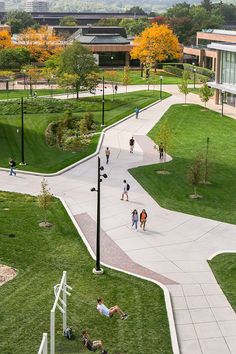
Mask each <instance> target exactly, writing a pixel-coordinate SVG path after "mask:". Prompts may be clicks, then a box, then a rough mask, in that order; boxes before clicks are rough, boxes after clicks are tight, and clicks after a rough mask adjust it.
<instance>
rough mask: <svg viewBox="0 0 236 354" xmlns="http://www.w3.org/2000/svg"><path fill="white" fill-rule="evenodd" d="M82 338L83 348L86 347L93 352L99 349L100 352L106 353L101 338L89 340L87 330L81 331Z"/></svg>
mask: <svg viewBox="0 0 236 354" xmlns="http://www.w3.org/2000/svg"><path fill="white" fill-rule="evenodd" d="M82 339H83V345H84V346H85V348H87V349H88V350H90V351H91V352H95V351H96V350H97V349H100V350H101V353H102V354H108V351H106V350H105V349H104V347H103V344H102V341H101V340H93V341H91V340H90V339H89V334H88V332H87V331H83V332H82Z"/></svg>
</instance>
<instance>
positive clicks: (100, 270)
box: [91, 156, 107, 275]
mask: <svg viewBox="0 0 236 354" xmlns="http://www.w3.org/2000/svg"><path fill="white" fill-rule="evenodd" d="M103 170H104V167H103V166H101V161H100V157H99V156H98V177H97V178H98V180H97V189H96V188H95V187H93V188H91V192H97V238H96V267H95V268H93V273H94V274H97V275H100V274H103V269H102V268H101V266H100V183H101V182H102V177H103V178H107V174H106V173H103V174H101V171H103Z"/></svg>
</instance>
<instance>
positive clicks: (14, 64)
mask: <svg viewBox="0 0 236 354" xmlns="http://www.w3.org/2000/svg"><path fill="white" fill-rule="evenodd" d="M29 63H30V53H29V51H28V49H27V48H20V47H18V48H6V49H2V50H1V51H0V68H1V69H21V67H22V66H23V65H26V64H29Z"/></svg>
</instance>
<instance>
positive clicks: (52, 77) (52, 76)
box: [51, 75, 54, 98]
mask: <svg viewBox="0 0 236 354" xmlns="http://www.w3.org/2000/svg"><path fill="white" fill-rule="evenodd" d="M53 79H54V75H51V97H52V98H53Z"/></svg>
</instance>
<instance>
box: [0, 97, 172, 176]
mask: <svg viewBox="0 0 236 354" xmlns="http://www.w3.org/2000/svg"><path fill="white" fill-rule="evenodd" d="M168 96H169V95H168V94H167V93H163V97H164V98H165V97H168ZM158 97H159V92H158V91H155V92H152V91H149V92H148V91H138V92H131V93H127V94H117V95H116V96H115V99H114V101H113V96H112V95H108V96H105V125H106V126H109V125H111V124H113V123H115V122H117V121H119V120H120V119H122V118H124V117H126V116H128V115H129V114H131V113H133V112H134V109H135V107H137V106H138V107H140V108H144V107H145V106H147V105H149V104H151V103H152V102H155V101H156V100H158ZM18 103H19V102H18ZM24 106H25V109H24V111H25V112H26V114H25V115H24V128H25V129H24V137H25V161H26V162H27V165H26V166H21V169H24V170H30V171H36V172H44V173H50V172H56V171H58V170H60V169H62V168H64V167H66V166H68V165H71V164H72V163H74V162H76V161H79V160H81V159H82V158H84V157H86V156H88V155H90V154H92V153H93V152H94V151H95V150H96V147H97V142H98V139H99V135H94V136H92V138H91V140H90V143H89V144H88V145H86V146H83V147H82V148H81V149H80V150H79V151H64V150H61V149H59V148H58V147H55V146H53V147H50V146H48V145H47V144H46V139H45V131H46V128H47V127H48V125H49V124H50V123H51V122H55V121H60V120H63V118H64V113H65V110H71V111H72V113H73V116H75V117H76V116H78V117H82V116H83V115H84V114H85V113H86V112H91V113H92V114H93V119H94V122H95V124H96V127H97V129H96V132H97V133H99V132H101V130H102V128H101V116H102V112H101V108H102V97H101V96H100V97H86V98H81V99H80V100H79V101H77V100H76V99H74V100H73V99H71V100H54V99H53V100H51V99H48V100H46V99H40V98H37V99H35V100H34V99H31V100H29V101H28V100H27V101H26V102H25V104H24ZM20 108H21V107H20V105H19V104H17V102H11V103H10V102H7V103H6V102H0V110H1V112H2V114H1V115H0V129H1V139H0V163H1V167H8V160H9V158H10V157H12V158H14V159H15V160H16V162H17V163H19V162H20V161H21V134H20V132H21V111H20ZM34 112H37V113H34Z"/></svg>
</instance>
